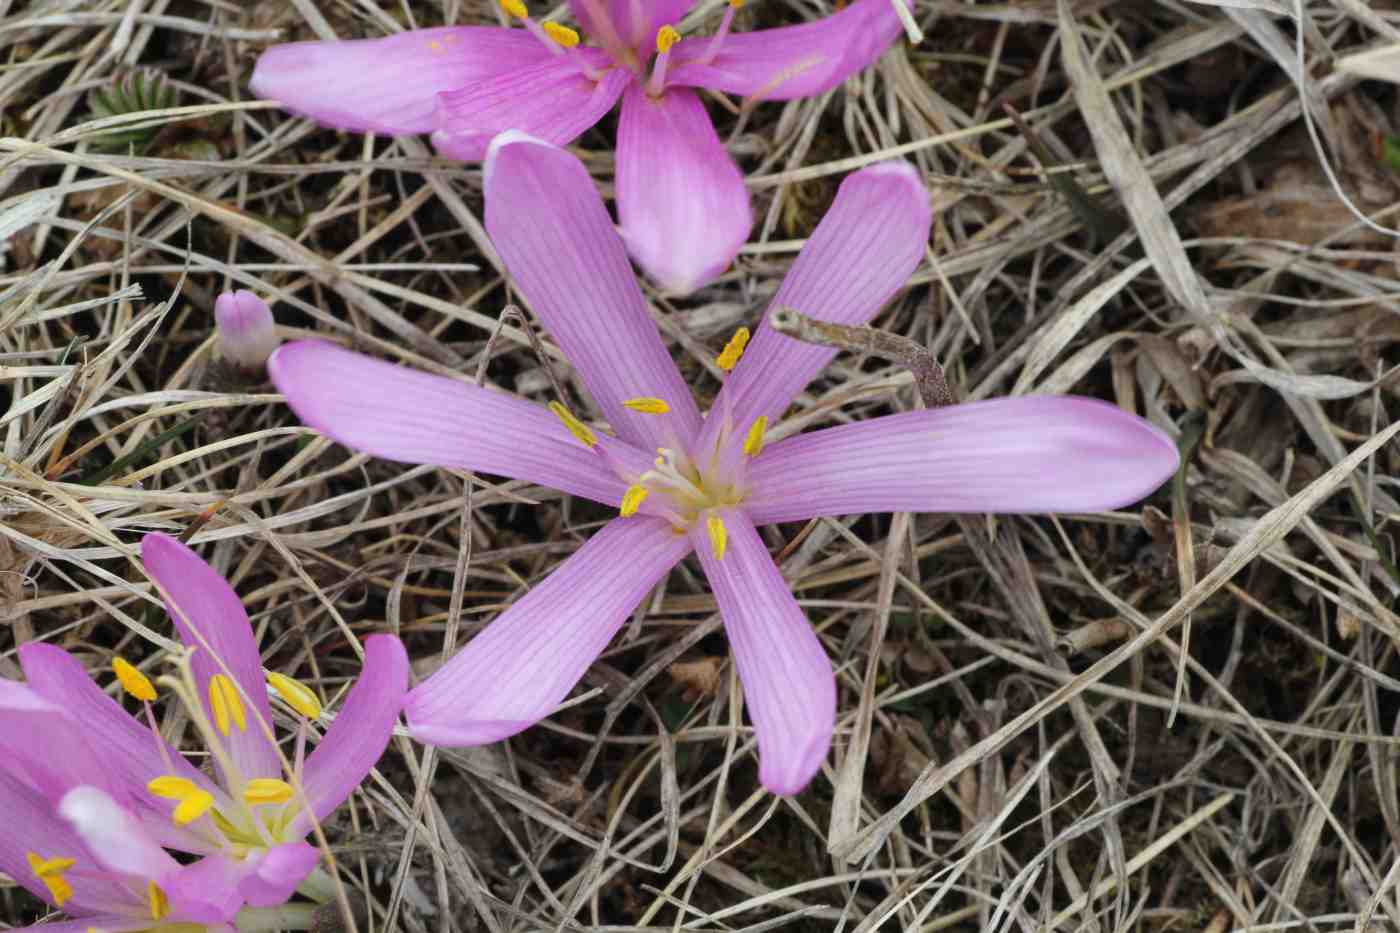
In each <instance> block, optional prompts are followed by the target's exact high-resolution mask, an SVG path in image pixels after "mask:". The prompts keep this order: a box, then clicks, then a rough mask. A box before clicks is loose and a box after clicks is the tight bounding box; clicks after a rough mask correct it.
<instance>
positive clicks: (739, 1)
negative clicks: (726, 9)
mask: <svg viewBox="0 0 1400 933" xmlns="http://www.w3.org/2000/svg"><path fill="white" fill-rule="evenodd" d="M729 5H730V6H732V7H733V8H734V9H736V10H742V9H743V8H744V0H729Z"/></svg>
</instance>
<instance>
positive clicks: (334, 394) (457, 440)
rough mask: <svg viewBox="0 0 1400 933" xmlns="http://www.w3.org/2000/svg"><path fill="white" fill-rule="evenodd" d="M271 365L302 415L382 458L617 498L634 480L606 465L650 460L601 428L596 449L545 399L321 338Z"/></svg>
mask: <svg viewBox="0 0 1400 933" xmlns="http://www.w3.org/2000/svg"><path fill="white" fill-rule="evenodd" d="M267 370H268V375H269V376H270V377H271V378H272V381H273V383H274V384H276V386H277V389H278V391H280V392H281V393H282V394H283V395H285V396H286V397H287V404H288V405H289V406H290V407H291V409H292V411H294V412H296V413H297V417H299V418H301V420H302V421H304V422H305V423H306V424H308V425H310V426H311V427H313V428H315V429H316V430H318V431H320V432H321V433H322V434H325V435H326V436H328V437H331V438H334V439H335V440H337V441H339V442H340V443H342V444H344V445H345V446H347V447H350V448H352V449H354V450H362V451H365V452H366V453H370V454H373V455H375V456H376V457H385V458H387V459H389V460H400V461H404V462H408V463H431V464H436V465H438V466H445V467H454V468H457V469H463V470H474V471H477V472H481V473H492V474H495V475H498V476H508V477H511V478H513V479H523V480H528V481H530V482H532V483H539V484H540V485H542V486H548V487H550V488H552V489H561V490H563V491H564V492H568V493H571V494H573V495H576V496H583V497H585V498H588V499H593V500H594V501H596V502H602V503H604V504H605V505H612V506H616V505H618V504H619V503H620V502H621V501H622V495H623V493H624V492H626V490H627V483H626V482H624V481H623V480H622V479H620V478H619V477H618V475H617V472H615V471H614V469H613V468H612V467H610V466H609V463H614V464H621V465H622V468H623V472H624V473H627V474H628V475H635V474H637V473H641V472H645V471H646V470H647V469H649V468H650V467H651V460H652V458H651V456H648V454H647V453H644V452H642V451H639V450H636V449H635V448H632V447H630V446H629V445H627V444H624V443H622V442H620V441H617V440H615V439H613V438H609V437H606V436H603V435H599V447H600V448H601V450H602V451H603V452H604V453H599V452H598V451H595V450H590V449H589V448H587V447H585V446H584V445H583V444H582V443H580V442H579V441H578V440H576V439H575V438H574V436H573V435H572V434H570V433H569V431H568V430H567V429H566V428H565V427H564V425H562V424H560V423H559V419H558V418H556V417H555V416H554V415H553V414H552V413H550V411H549V410H548V409H546V408H545V407H543V406H541V405H535V404H533V403H531V402H527V401H525V400H524V399H519V398H515V397H513V396H510V395H506V394H505V393H503V392H496V391H493V390H491V389H484V388H482V387H480V386H476V385H471V384H470V383H466V382H459V381H458V380H456V379H448V378H446V377H443V376H434V375H430V374H428V373H422V372H417V371H415V370H412V369H405V368H404V367H402V366H395V365H393V364H391V363H386V362H384V361H382V360H376V359H372V358H370V357H368V356H363V355H361V354H359V353H352V352H350V351H349V350H343V349H341V348H340V347H337V346H335V345H334V344H329V343H324V342H322V341H319V340H298V341H296V342H294V343H289V344H286V345H285V346H283V347H282V348H281V349H279V350H278V351H277V352H276V353H274V354H273V355H272V358H271V359H270V360H268V367H267ZM628 471H630V473H628Z"/></svg>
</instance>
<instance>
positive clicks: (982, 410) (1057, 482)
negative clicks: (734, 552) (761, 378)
mask: <svg viewBox="0 0 1400 933" xmlns="http://www.w3.org/2000/svg"><path fill="white" fill-rule="evenodd" d="M1178 462H1179V460H1178V457H1177V452H1176V445H1175V444H1173V443H1172V441H1171V439H1170V438H1169V437H1167V436H1166V435H1165V434H1163V433H1162V432H1161V431H1160V430H1158V429H1157V428H1156V427H1153V426H1152V425H1151V424H1149V423H1147V422H1146V421H1143V420H1142V419H1141V418H1139V417H1137V416H1136V415H1130V414H1128V413H1127V412H1125V411H1123V410H1122V409H1120V408H1118V407H1116V406H1114V405H1110V404H1108V403H1107V402H1101V401H1099V400H1097V399H1090V398H1075V397H1072V396H1070V397H1066V396H1049V395H1046V396H1030V397H1025V398H1005V399H993V400H990V401H985V402H971V403H969V404H966V405H952V406H949V407H947V408H934V409H928V410H921V411H911V412H905V413H903V414H898V415H887V416H885V417H883V418H873V419H871V420H870V421H862V422H859V423H856V424H847V425H842V426H840V427H836V428H828V429H827V430H824V431H814V432H812V433H810V434H801V435H798V436H797V437H792V438H788V439H787V440H783V441H779V442H778V443H776V444H773V445H772V446H771V447H769V448H768V449H766V450H764V451H763V453H762V454H760V455H759V457H758V458H757V459H756V460H754V462H753V463H752V464H751V465H750V467H749V473H748V477H749V483H750V484H751V485H750V490H751V491H750V493H749V496H748V498H747V499H745V500H744V508H745V510H746V511H748V513H749V514H750V515H751V516H752V517H753V519H754V521H756V522H758V523H759V524H761V525H762V524H767V523H769V522H787V521H804V520H806V519H808V518H812V517H814V516H817V515H850V514H857V513H861V512H1096V511H1100V510H1103V509H1114V508H1118V507H1120V506H1124V505H1129V504H1131V503H1134V502H1137V501H1138V500H1140V499H1142V498H1143V497H1144V496H1147V495H1150V494H1151V493H1152V491H1153V490H1155V489H1156V488H1157V487H1158V486H1160V485H1161V484H1162V483H1163V482H1165V481H1166V480H1167V479H1168V478H1169V477H1170V476H1171V475H1172V474H1173V473H1174V472H1176V468H1177V465H1178Z"/></svg>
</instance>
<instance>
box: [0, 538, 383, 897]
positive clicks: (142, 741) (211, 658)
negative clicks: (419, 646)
mask: <svg viewBox="0 0 1400 933" xmlns="http://www.w3.org/2000/svg"><path fill="white" fill-rule="evenodd" d="M141 557H142V561H143V562H144V564H145V566H146V572H147V573H148V574H149V575H150V577H151V579H152V580H154V581H155V582H156V583H157V585H159V587H160V588H161V590H162V592H163V594H164V595H165V597H166V610H167V611H168V612H169V614H170V617H171V619H172V620H173V621H174V623H175V627H176V629H177V630H178V632H179V634H180V638H181V640H182V641H183V642H184V643H185V645H186V646H187V647H188V648H190V649H192V654H191V655H190V657H189V658H188V660H187V661H184V662H182V664H181V665H180V669H181V676H180V677H179V678H176V679H174V680H169V679H163V680H162V683H166V682H169V683H170V684H171V692H173V693H174V694H175V695H176V697H177V699H178V700H179V701H180V702H181V703H182V704H183V705H184V706H185V708H186V712H187V713H188V715H189V716H190V719H191V722H192V724H193V726H194V728H195V731H196V732H197V733H198V734H199V735H200V736H201V737H202V738H203V739H204V742H205V745H206V747H207V749H208V751H209V753H210V756H211V758H212V759H213V761H214V763H215V764H216V765H217V768H216V773H217V777H212V776H210V775H209V774H207V773H205V772H204V771H201V770H200V769H199V768H197V767H195V766H194V765H193V764H191V763H190V762H188V761H187V760H186V759H185V757H184V756H183V755H181V754H180V753H179V752H177V751H176V750H175V749H173V748H172V747H171V746H170V745H169V744H168V743H166V741H165V740H164V739H163V738H162V737H161V735H160V733H159V731H157V729H156V727H155V718H154V714H153V713H152V711H151V708H150V704H151V702H152V701H154V700H156V699H157V692H156V687H155V685H154V684H152V683H151V681H150V680H149V679H148V678H147V677H146V676H145V675H144V674H142V673H141V672H140V671H139V670H137V669H136V668H135V667H133V666H132V665H131V664H129V663H127V662H126V661H124V660H121V659H118V660H117V661H116V662H114V665H113V667H114V669H115V672H116V675H117V679H118V680H119V681H120V682H121V684H122V686H123V688H125V690H126V692H127V693H128V694H130V695H131V696H133V697H135V698H136V699H137V700H139V701H140V702H142V703H143V704H145V707H146V708H145V711H144V717H143V718H144V719H145V723H144V724H143V723H142V722H140V721H138V720H137V719H134V718H132V717H131V716H130V715H128V714H127V713H126V711H125V710H123V708H122V706H121V704H120V703H118V702H117V701H115V700H113V699H112V698H111V697H109V696H107V694H106V693H104V692H103V691H102V690H101V689H100V688H99V687H98V686H97V685H96V684H95V683H94V682H93V681H92V679H91V678H90V677H89V676H88V674H87V672H86V671H85V670H84V668H83V666H82V664H81V663H79V662H78V661H77V660H76V659H75V658H73V657H72V656H71V655H69V654H68V653H67V652H66V651H64V650H62V649H61V648H58V647H55V646H53V645H47V644H42V643H38V642H31V643H29V644H26V645H22V646H21V647H20V649H19V654H20V663H21V665H22V667H23V668H24V674H25V678H26V680H27V684H18V683H14V682H10V681H0V756H3V761H4V762H5V763H4V765H3V770H6V771H8V772H9V773H10V774H11V775H12V776H13V777H15V778H17V779H18V780H20V781H22V782H23V783H24V784H26V785H27V786H28V787H30V788H31V790H32V791H33V792H36V793H39V794H41V795H44V796H46V797H48V798H50V800H51V803H56V802H57V798H59V797H62V796H63V794H65V793H66V792H67V791H68V790H70V789H72V788H75V787H79V786H83V785H92V786H94V787H96V788H97V789H98V790H100V791H102V792H104V793H105V794H107V795H108V796H109V797H110V798H112V799H113V800H115V801H116V802H117V805H118V807H119V808H121V809H123V810H129V811H130V812H131V813H133V814H135V817H134V818H135V819H136V820H138V821H139V824H140V825H141V826H142V827H143V828H144V832H146V833H147V834H149V835H150V836H151V838H153V839H155V840H157V841H159V843H160V844H161V845H163V846H165V847H167V848H170V849H176V850H179V851H183V852H190V853H195V854H198V855H204V856H207V858H205V859H203V860H202V861H201V862H200V863H199V864H201V865H204V866H205V868H204V869H203V875H202V885H203V887H204V888H205V889H207V890H208V891H223V892H226V896H227V897H229V898H231V899H232V900H233V903H234V904H235V906H236V905H237V904H240V903H242V902H243V901H247V902H248V903H249V904H251V905H253V906H258V907H262V906H275V905H278V904H281V903H283V902H285V901H286V900H287V899H288V898H289V897H290V896H291V894H292V892H293V891H294V890H296V888H297V886H298V885H299V884H301V882H302V881H303V880H305V878H306V876H307V875H308V874H309V873H310V872H311V870H312V869H313V868H314V867H315V865H316V862H317V859H318V858H319V853H318V851H317V850H316V848H314V847H313V846H311V845H309V844H308V843H307V842H306V841H305V837H306V836H307V834H308V833H309V832H310V831H311V827H312V820H313V819H314V820H317V821H320V820H324V819H325V818H326V817H327V816H329V815H330V814H331V812H332V811H334V810H335V809H336V808H337V807H338V806H340V804H341V803H342V802H343V801H344V800H345V798H346V797H348V796H349V795H350V792H351V791H352V790H354V789H355V788H356V787H357V786H358V785H359V783H360V782H361V781H362V780H363V779H364V777H365V775H366V774H368V773H369V770H370V768H372V767H373V766H374V763H375V762H376V761H377V760H378V759H379V756H380V754H382V753H383V751H384V747H385V745H386V744H387V743H388V741H389V737H390V735H391V733H392V731H393V727H394V723H395V722H396V721H397V719H398V714H399V710H400V709H401V707H402V702H403V696H404V692H405V691H406V690H407V688H408V658H407V656H406V655H405V653H404V650H403V645H402V644H400V643H399V640H398V639H397V638H395V637H393V636H391V635H375V636H372V637H370V638H369V639H367V640H366V642H365V663H364V669H363V671H362V673H361V675H360V679H359V680H358V681H357V682H356V684H355V686H354V687H353V688H352V689H351V690H350V692H349V694H348V695H347V697H346V699H345V702H344V704H343V705H342V707H341V709H340V712H339V714H338V715H337V716H336V718H335V721H334V722H333V723H332V724H331V725H330V727H329V728H328V729H326V731H325V734H324V735H322V736H321V738H320V741H319V743H318V744H317V746H316V748H315V750H314V751H312V752H311V754H310V755H306V754H305V748H306V742H307V740H308V739H309V738H310V737H311V735H312V723H313V722H315V721H317V720H319V719H320V717H321V708H320V703H319V701H318V700H317V698H316V695H315V693H313V692H312V691H311V690H310V689H308V688H307V687H306V686H304V685H302V684H300V683H298V682H297V681H295V680H293V679H292V678H289V677H287V676H285V675H282V674H269V675H267V676H266V677H264V675H263V670H262V664H261V662H260V660H259V655H258V647H257V643H256V642H255V641H254V639H253V630H252V627H251V626H250V625H249V623H248V615H247V612H245V611H244V609H243V603H242V602H241V601H240V600H239V598H238V596H237V594H235V593H234V591H233V589H232V588H231V587H230V586H229V585H228V583H227V582H226V581H225V580H224V579H223V577H221V576H219V574H218V573H216V572H215V571H214V569H213V568H211V567H210V566H209V565H208V564H206V563H205V562H204V561H203V560H202V559H200V557H199V555H197V554H195V553H194V551H192V550H190V549H189V548H188V547H186V546H185V545H183V544H181V543H180V542H178V541H176V540H175V539H173V538H170V537H167V536H165V535H161V534H151V535H147V536H146V537H145V538H144V539H143V541H142V543H141ZM269 689H271V690H275V691H276V692H277V694H278V695H279V696H280V697H281V699H282V701H283V702H284V704H285V705H286V706H287V707H288V708H289V709H290V710H291V711H292V712H293V713H294V714H295V717H296V719H297V720H298V730H297V736H296V742H295V746H294V748H293V749H291V750H289V751H288V753H287V754H288V757H289V758H290V760H291V764H292V769H291V773H290V775H288V774H287V773H286V772H285V771H284V769H283V767H282V764H281V758H280V757H279V754H278V746H277V744H276V743H275V742H274V741H273V738H272V733H271V730H272V727H273V723H274V720H273V716H272V706H271V704H270V703H269V700H268V694H269ZM55 748H62V749H63V753H62V754H58V755H56V754H54V753H53V749H55ZM284 778H287V779H285V780H284ZM98 829H100V820H97V821H95V822H94V829H93V831H94V832H96V831H97V830H98ZM109 830H110V831H112V832H115V830H111V828H110V827H109ZM40 854H41V855H43V856H44V857H48V856H49V854H50V853H48V852H44V853H40ZM57 855H59V856H64V857H68V856H67V854H66V853H65V852H58V853H57Z"/></svg>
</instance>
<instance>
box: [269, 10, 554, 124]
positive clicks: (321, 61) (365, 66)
mask: <svg viewBox="0 0 1400 933" xmlns="http://www.w3.org/2000/svg"><path fill="white" fill-rule="evenodd" d="M553 57H554V56H553V55H551V54H550V52H549V50H548V49H547V48H545V47H544V45H543V44H541V43H540V42H539V41H538V40H537V39H535V38H534V37H533V36H531V35H530V34H529V33H527V32H526V31H525V30H523V29H501V28H497V27H495V26H446V27H442V28H438V29H415V30H411V31H409V32H402V33H399V34H398V35H395V36H386V37H384V38H381V39H352V40H348V41H340V42H290V43H287V44H286V45H274V46H273V47H272V48H270V49H268V50H267V51H266V52H263V53H262V55H260V56H259V57H258V63H257V66H256V67H255V68H254V69H253V78H252V80H251V81H250V82H249V85H250V86H251V87H252V89H253V93H255V94H257V95H258V96H259V97H265V98H271V99H273V100H276V101H278V102H279V103H281V105H282V106H283V107H284V108H285V109H287V110H290V111H292V112H293V113H297V114H300V115H302V116H304V117H309V118H311V119H312V120H315V121H316V122H318V123H322V124H325V125H326V126H333V127H335V128H337V129H342V130H355V131H358V132H362V133H367V132H371V131H373V132H376V133H388V134H393V135H403V134H409V133H428V132H431V131H432V130H433V129H435V128H436V127H437V119H436V114H437V95H438V93H439V92H441V91H451V90H454V89H456V88H459V87H462V86H463V85H467V84H471V83H473V82H477V81H485V80H487V79H489V78H493V77H495V76H497V75H502V74H506V73H508V72H513V71H515V70H517V69H519V68H521V67H528V66H530V65H532V64H535V63H538V62H542V61H546V60H548V59H552V58H553Z"/></svg>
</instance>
